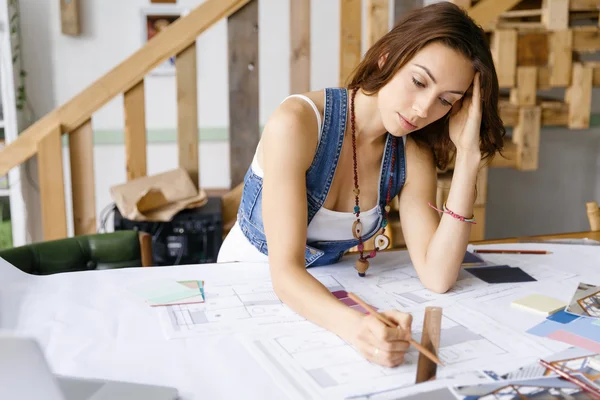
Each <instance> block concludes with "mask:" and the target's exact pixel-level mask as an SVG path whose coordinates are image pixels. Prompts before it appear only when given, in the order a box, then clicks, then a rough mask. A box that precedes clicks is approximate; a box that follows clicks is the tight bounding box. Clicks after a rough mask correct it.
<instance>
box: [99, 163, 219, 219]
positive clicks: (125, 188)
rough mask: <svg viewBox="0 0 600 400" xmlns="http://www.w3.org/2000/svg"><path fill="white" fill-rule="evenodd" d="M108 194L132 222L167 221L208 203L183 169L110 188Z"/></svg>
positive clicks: (123, 214)
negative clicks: (182, 211)
mask: <svg viewBox="0 0 600 400" xmlns="http://www.w3.org/2000/svg"><path fill="white" fill-rule="evenodd" d="M110 194H111V197H112V199H113V201H114V202H115V204H116V206H117V208H118V209H119V212H120V213H121V215H122V216H123V217H124V218H127V219H129V220H133V221H170V220H171V218H172V217H173V216H174V215H175V214H177V213H178V212H179V211H181V210H183V209H185V208H193V207H201V206H203V205H204V204H206V202H207V201H208V197H207V195H206V192H204V190H202V189H201V190H200V191H198V190H197V189H196V186H195V185H194V183H193V182H192V180H191V178H190V177H189V175H188V174H187V172H186V171H185V170H183V169H182V168H177V169H174V170H172V171H167V172H163V173H161V174H157V175H153V176H145V177H142V178H138V179H134V180H132V181H129V182H127V183H124V184H121V185H116V186H113V187H111V188H110Z"/></svg>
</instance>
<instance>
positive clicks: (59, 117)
mask: <svg viewBox="0 0 600 400" xmlns="http://www.w3.org/2000/svg"><path fill="white" fill-rule="evenodd" d="M249 1H250V0H206V1H204V2H203V3H202V4H200V5H199V6H198V7H196V8H195V9H194V10H192V11H191V12H190V13H189V14H188V15H186V16H185V17H183V18H179V19H178V20H177V21H175V22H174V23H172V24H170V25H169V26H168V27H167V28H166V29H165V30H164V31H162V32H161V34H160V35H157V36H156V37H155V38H153V39H152V40H150V41H149V42H148V43H147V44H145V45H144V47H143V48H141V49H140V50H138V51H136V52H135V53H133V54H132V55H131V56H130V57H128V58H127V59H126V60H125V61H123V62H122V63H121V64H119V65H118V66H116V67H115V68H113V69H112V70H111V71H109V72H108V73H107V74H105V75H104V76H102V77H101V78H99V79H98V80H97V81H95V82H94V83H93V84H92V85H90V86H89V87H87V88H86V89H84V90H83V91H82V92H80V93H79V94H78V95H77V96H75V97H73V98H72V99H71V100H69V101H67V102H66V103H65V104H64V105H63V106H61V107H59V108H57V109H55V110H54V111H52V112H50V113H49V114H47V115H46V116H44V117H42V118H41V119H39V120H38V121H37V122H36V123H34V124H33V125H31V126H30V127H29V128H27V129H26V130H25V131H24V132H23V133H22V134H21V135H19V138H18V140H15V141H14V142H12V143H10V144H9V145H8V146H7V147H6V148H4V149H3V150H2V151H0V176H2V175H6V173H7V172H8V171H9V170H10V169H12V168H13V167H16V166H17V165H20V164H22V163H23V162H24V161H25V160H27V159H29V158H30V157H32V156H33V155H34V154H35V152H36V151H37V143H38V142H39V141H40V140H41V139H42V138H43V137H45V136H46V135H48V134H50V133H51V132H52V130H53V129H54V127H55V126H56V125H58V124H60V125H61V126H62V127H63V129H64V131H65V132H72V131H73V130H75V129H76V128H77V127H79V126H81V125H82V124H83V123H84V122H85V121H87V120H88V119H90V118H91V116H92V115H93V113H94V112H96V111H97V110H98V109H100V108H101V107H102V106H103V105H105V104H106V103H108V102H109V101H110V100H112V99H113V98H114V97H115V96H117V95H118V94H121V93H123V92H125V91H127V90H129V89H130V88H131V87H133V86H135V85H136V84H137V83H138V82H140V81H141V80H142V79H143V78H144V76H145V75H146V74H148V73H149V72H150V71H152V70H154V68H156V67H157V66H158V65H160V64H161V63H163V62H164V61H166V60H167V59H169V58H170V57H173V56H175V55H176V54H178V53H179V52H181V51H182V50H183V49H185V48H186V47H188V46H189V45H190V44H192V42H194V41H195V40H196V38H197V37H198V36H199V35H200V34H201V33H202V32H204V31H205V30H207V29H208V28H210V27H211V26H213V25H214V24H215V23H217V22H218V21H220V20H221V19H223V18H225V17H227V16H228V15H230V14H232V13H234V12H235V11H236V10H238V9H239V8H240V7H242V6H243V5H244V4H247V3H248V2H249Z"/></svg>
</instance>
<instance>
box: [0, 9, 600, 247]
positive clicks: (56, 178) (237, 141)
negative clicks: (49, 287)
mask: <svg viewBox="0 0 600 400" xmlns="http://www.w3.org/2000/svg"><path fill="white" fill-rule="evenodd" d="M365 1H367V2H368V4H367V8H366V10H367V16H366V21H367V26H366V31H367V32H366V38H367V41H368V43H367V45H370V44H372V43H373V42H374V41H376V40H377V39H378V38H379V37H381V36H382V35H383V34H385V33H386V32H387V29H388V21H389V17H390V14H391V13H393V12H394V11H395V12H396V14H398V12H399V10H401V9H402V8H403V7H405V6H406V4H407V1H406V0H395V10H394V9H391V8H390V3H389V1H388V0H365ZM573 1H575V0H573ZM582 1H583V0H580V1H579V2H580V3H581V2H582ZM258 2H259V0H206V1H204V2H203V3H202V4H201V5H200V6H198V7H197V8H195V9H194V10H193V11H191V12H190V13H189V14H188V15H186V16H185V17H181V18H179V19H178V20H177V21H176V22H174V23H173V24H171V25H169V26H168V27H167V28H166V29H165V30H164V31H162V32H161V33H160V34H159V35H157V36H156V37H154V38H153V39H152V40H150V41H149V42H148V43H147V44H146V45H145V46H144V47H143V48H141V49H140V50H138V51H136V52H135V53H134V54H132V55H131V56H130V57H129V58H127V59H126V60H125V61H123V62H122V63H120V64H119V65H117V66H116V67H115V68H114V69H112V70H111V71H109V72H108V73H107V74H105V75H104V76H103V77H101V78H99V79H98V80H97V81H96V82H94V83H93V84H92V85H90V86H89V87H88V88H86V89H84V90H83V91H81V92H80V93H79V94H78V95H76V96H75V97H73V98H72V99H71V100H69V101H68V102H66V103H65V104H63V105H62V106H60V107H58V108H57V109H55V110H53V111H52V112H50V113H49V114H47V115H46V116H44V117H43V118H41V119H40V120H39V121H37V122H36V123H35V124H33V125H32V126H30V127H29V128H27V129H26V130H25V131H24V132H23V133H22V134H21V135H20V136H19V138H18V139H17V140H15V141H13V142H12V143H10V144H9V145H8V146H7V147H6V148H4V149H3V150H2V151H0V176H2V175H5V174H6V173H7V172H8V171H9V170H10V169H12V168H15V167H17V166H19V165H21V164H22V163H24V162H25V161H27V160H28V159H29V158H31V157H33V156H36V155H37V157H38V173H39V184H40V196H41V204H42V221H41V222H42V227H43V238H44V240H50V239H57V238H63V237H66V236H67V232H68V230H67V212H66V208H65V197H64V186H65V183H64V179H63V160H62V136H63V135H66V136H68V146H69V158H70V168H71V181H72V197H73V210H72V211H73V221H74V229H73V231H74V234H75V235H80V234H86V233H92V232H95V231H96V226H97V221H96V218H97V216H96V212H95V210H96V204H95V202H96V200H95V199H96V194H95V182H94V170H93V140H92V137H93V129H92V120H93V116H94V114H95V113H96V112H97V111H98V110H99V109H100V108H101V107H102V106H104V105H105V104H107V103H108V102H109V101H111V100H112V99H113V98H115V97H116V96H119V95H123V96H124V116H125V117H124V118H125V155H126V169H127V179H128V180H131V179H135V178H138V177H141V176H145V175H146V172H147V170H146V165H147V159H146V149H147V142H146V115H145V106H144V104H145V91H144V79H145V77H146V76H147V75H148V74H149V73H150V72H151V71H152V70H153V69H154V68H155V67H157V66H158V65H160V64H161V63H163V62H164V61H166V60H168V59H169V58H171V57H175V58H176V76H177V78H176V82H177V83H176V85H177V109H178V127H177V128H178V133H177V135H178V136H177V146H178V151H179V152H178V157H179V166H181V167H183V168H184V169H185V170H186V171H187V172H188V173H189V174H190V176H191V177H192V178H193V180H194V182H198V176H199V174H198V168H199V167H198V166H199V159H198V115H197V101H198V100H197V99H198V87H197V68H196V57H197V54H196V44H195V43H196V38H197V37H198V36H199V35H201V34H202V33H203V32H204V31H206V30H207V29H208V28H210V27H211V26H213V25H214V24H215V23H216V22H218V21H220V20H222V19H224V18H227V22H228V44H229V49H228V51H229V57H228V59H229V65H228V68H229V102H230V109H235V110H237V111H236V113H235V115H231V116H230V122H229V140H230V148H231V157H230V159H231V187H232V188H233V190H232V191H231V192H230V193H229V194H226V195H224V202H226V203H227V204H228V206H227V207H225V209H224V214H225V217H226V219H227V218H228V219H233V220H234V219H235V214H236V213H235V211H236V208H237V204H238V201H239V194H240V188H241V186H240V184H241V182H242V179H243V176H244V174H245V172H246V170H247V168H248V166H249V165H250V162H251V159H252V156H253V152H254V149H255V147H256V144H257V143H258V141H259V138H260V132H259V120H258V116H259V110H258V105H259V101H258V96H259V93H258V92H259V89H258V30H259V26H258ZM454 2H455V3H459V4H461V3H462V5H463V6H464V7H465V8H467V9H468V12H469V14H470V15H472V16H473V17H474V19H475V20H476V21H477V22H479V23H480V24H481V25H484V26H489V25H490V24H493V23H494V21H496V20H497V19H498V16H500V15H501V14H502V13H506V12H510V10H511V8H512V7H514V6H515V5H516V4H517V3H519V1H515V0H480V1H478V2H476V1H470V0H455V1H454ZM588 2H589V1H588ZM340 13H341V15H340V16H341V25H340V54H339V57H340V75H339V84H340V85H343V83H344V82H345V80H346V79H347V78H348V76H349V74H350V73H351V71H352V70H353V68H354V67H355V66H356V64H358V62H359V61H360V58H361V54H362V53H361V51H362V47H363V44H362V41H361V38H362V26H361V14H362V0H340ZM290 26H291V37H290V40H291V42H290V45H291V49H290V50H291V51H290V87H291V92H292V93H299V92H305V91H309V90H310V27H311V25H310V0H290ZM575 37H578V36H575ZM492 39H493V38H492ZM592 42H593V43H596V41H595V39H593V38H591V37H590V38H587V39H586V40H584V39H581V40H579V41H577V40H575V41H574V42H573V46H574V47H576V46H583V45H584V43H585V44H587V45H589V44H590V43H592ZM511 43H512V42H511ZM518 45H519V46H520V45H521V44H520V43H519V44H518ZM508 46H509V45H508V44H507V43H506V41H505V40H504V39H503V38H502V37H500V38H499V39H498V43H496V47H495V48H494V49H495V51H496V52H497V54H498V55H499V56H502V57H500V58H499V62H502V63H504V60H505V58H504V56H505V54H507V53H506V52H509V53H508V54H512V53H511V52H513V51H516V50H515V47H508ZM512 46H517V44H516V43H513V44H512ZM515 57H516V56H515ZM499 68H500V66H499ZM503 68H504V66H502V67H501V69H500V71H501V72H502V74H504V72H503V71H505V69H503ZM511 68H512V66H511ZM514 68H517V66H516V64H515V66H514ZM584 68H585V67H584ZM590 68H591V67H590ZM549 71H550V70H548V69H546V70H544V69H543V68H542V69H540V71H539V73H538V75H537V81H540V82H546V81H548V82H552V79H553V78H552V75H551V74H550V73H549ZM524 73H525V72H522V71H521V70H519V71H518V72H515V74H514V76H515V77H516V78H514V79H513V80H512V81H511V82H512V83H511V86H510V88H511V89H514V90H516V92H515V98H516V99H524V98H527V97H526V96H525V94H526V93H525V92H523V91H524V90H530V89H528V88H529V86H527V85H521V84H520V82H521V81H520V79H521V78H520V77H521V74H524ZM590 73H591V75H589V74H590ZM585 74H586V75H585V76H586V77H588V76H592V77H593V82H594V83H595V82H596V80H597V79H596V75H597V74H596V69H595V67H593V68H592V69H590V70H585ZM504 75H505V74H504ZM504 75H502V76H504ZM524 76H525V75H523V77H524ZM599 76H600V75H599ZM523 79H524V78H523ZM599 82H600V80H599ZM576 83H577V82H576ZM577 84H578V83H577ZM505 87H506V85H505ZM578 90H579V91H581V90H587V86H586V87H585V88H581V87H580V86H578V87H577V88H576V90H575V92H574V93H575V95H574V97H573V98H581V96H580V95H579V97H577V96H578V95H577V93H579V92H578ZM578 104H579V103H578ZM538 107H539V108H538V111H537V113H534V114H532V115H530V114H531V113H529V114H528V113H527V112H524V111H523V105H522V104H520V103H519V101H516V102H515V101H512V102H511V101H510V99H507V100H506V101H504V102H502V103H501V117H502V119H503V120H504V121H505V123H506V125H507V126H513V127H516V128H517V131H519V132H522V134H521V136H520V137H518V138H517V140H514V138H513V141H509V142H507V143H506V144H505V150H504V155H505V157H504V158H503V157H499V156H497V157H496V158H495V159H494V161H493V162H492V163H491V164H490V165H489V167H504V168H507V167H508V168H516V169H522V170H531V169H535V168H537V149H538V147H539V146H538V145H537V143H538V142H539V126H542V125H568V124H569V121H570V119H571V117H570V115H571V114H570V112H574V111H569V110H574V107H572V106H571V108H569V107H570V106H569V104H566V103H565V104H563V103H560V104H557V103H548V102H546V103H544V102H541V103H540V104H539V105H538ZM536 118H537V119H536ZM536 124H537V125H536ZM536 127H537V128H536ZM536 129H537V131H536ZM536 134H537V137H536V136H535V135H536ZM532 135H533V136H532ZM450 180H451V169H450V170H449V171H440V175H439V182H440V190H439V191H438V201H439V202H441V201H443V200H444V195H445V193H447V190H448V188H449V183H450ZM198 184H199V183H198ZM486 192H487V168H483V169H482V173H481V174H480V178H479V182H478V193H479V195H478V198H477V202H476V216H477V218H478V221H480V225H479V226H478V227H477V229H476V230H474V233H473V235H472V239H483V230H484V227H485V201H486V198H485V197H486ZM227 222H231V221H226V223H227ZM392 228H393V229H392V231H393V232H399V229H394V227H392ZM396 228H397V226H396ZM396 237H397V238H398V240H394V243H395V244H398V243H401V235H400V234H398V235H396Z"/></svg>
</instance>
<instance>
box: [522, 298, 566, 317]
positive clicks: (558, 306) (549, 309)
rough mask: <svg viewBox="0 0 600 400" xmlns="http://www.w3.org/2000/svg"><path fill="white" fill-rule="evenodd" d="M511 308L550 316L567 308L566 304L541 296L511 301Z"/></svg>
mask: <svg viewBox="0 0 600 400" xmlns="http://www.w3.org/2000/svg"><path fill="white" fill-rule="evenodd" d="M512 306H513V307H518V308H522V309H525V310H528V311H533V312H537V313H539V314H543V315H551V314H554V313H555V312H557V311H560V310H562V309H564V308H565V307H566V306H567V303H565V302H563V301H560V300H558V299H555V298H552V297H548V296H544V295H543V294H532V295H530V296H527V297H523V298H521V299H518V300H515V301H513V302H512Z"/></svg>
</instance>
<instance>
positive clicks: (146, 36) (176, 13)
mask: <svg viewBox="0 0 600 400" xmlns="http://www.w3.org/2000/svg"><path fill="white" fill-rule="evenodd" d="M188 13H189V9H186V8H181V7H177V6H173V5H167V4H157V5H153V6H151V7H146V8H143V9H142V13H141V14H142V21H141V24H142V45H144V44H146V43H147V42H148V41H149V40H152V38H154V37H155V36H156V35H158V34H160V32H161V31H162V30H163V29H165V28H166V27H167V26H169V25H170V24H172V23H173V22H175V21H177V20H178V19H179V18H180V17H183V16H185V15H187V14H188ZM150 75H154V76H174V75H175V57H174V56H173V57H171V58H169V59H168V60H167V61H165V62H164V63H162V64H160V65H159V66H158V67H156V68H155V69H154V70H153V71H152V72H151V73H150Z"/></svg>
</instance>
